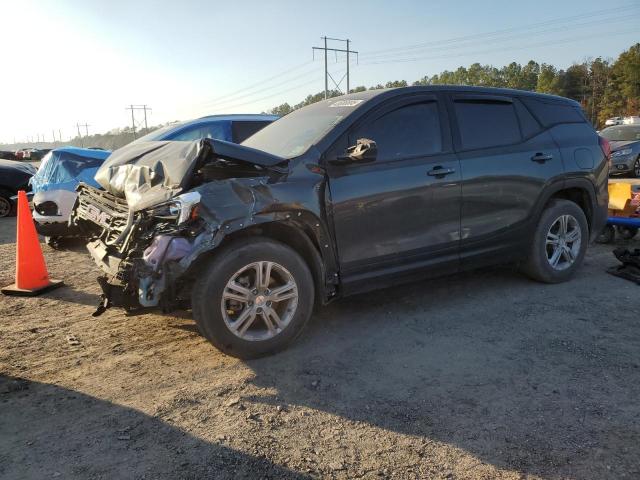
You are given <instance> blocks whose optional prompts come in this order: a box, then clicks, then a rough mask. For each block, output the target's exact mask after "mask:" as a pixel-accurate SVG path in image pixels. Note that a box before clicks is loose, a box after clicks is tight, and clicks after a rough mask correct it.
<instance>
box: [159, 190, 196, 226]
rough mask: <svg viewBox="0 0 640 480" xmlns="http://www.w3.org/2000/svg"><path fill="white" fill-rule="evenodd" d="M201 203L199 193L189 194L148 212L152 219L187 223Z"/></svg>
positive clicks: (179, 196)
mask: <svg viewBox="0 0 640 480" xmlns="http://www.w3.org/2000/svg"><path fill="white" fill-rule="evenodd" d="M199 203H200V194H199V193H198V192H187V193H183V194H182V195H178V196H177V197H176V198H174V199H172V200H170V201H169V202H165V203H161V204H160V205H156V206H155V207H153V208H151V209H149V210H148V213H149V215H151V216H152V217H156V218H160V219H162V220H176V221H177V222H176V223H177V224H178V225H180V224H181V223H184V222H186V221H187V220H189V219H190V218H192V214H193V213H194V209H195V207H197V205H198V204H199Z"/></svg>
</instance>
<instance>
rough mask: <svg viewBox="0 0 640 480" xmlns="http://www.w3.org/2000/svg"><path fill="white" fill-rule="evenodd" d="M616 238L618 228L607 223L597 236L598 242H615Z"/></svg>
mask: <svg viewBox="0 0 640 480" xmlns="http://www.w3.org/2000/svg"><path fill="white" fill-rule="evenodd" d="M615 239H616V229H615V227H614V226H613V225H605V227H604V228H603V229H602V232H600V235H598V236H597V237H596V243H613V241H614V240H615Z"/></svg>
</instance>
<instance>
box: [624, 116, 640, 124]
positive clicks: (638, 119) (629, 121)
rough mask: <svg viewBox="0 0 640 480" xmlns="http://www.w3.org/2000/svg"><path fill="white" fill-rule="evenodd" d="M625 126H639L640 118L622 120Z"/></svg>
mask: <svg viewBox="0 0 640 480" xmlns="http://www.w3.org/2000/svg"><path fill="white" fill-rule="evenodd" d="M622 124H623V125H638V124H640V117H624V118H623V119H622Z"/></svg>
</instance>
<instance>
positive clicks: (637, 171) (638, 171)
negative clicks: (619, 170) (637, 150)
mask: <svg viewBox="0 0 640 480" xmlns="http://www.w3.org/2000/svg"><path fill="white" fill-rule="evenodd" d="M631 178H640V156H639V157H638V158H636V161H635V162H633V170H632V171H631Z"/></svg>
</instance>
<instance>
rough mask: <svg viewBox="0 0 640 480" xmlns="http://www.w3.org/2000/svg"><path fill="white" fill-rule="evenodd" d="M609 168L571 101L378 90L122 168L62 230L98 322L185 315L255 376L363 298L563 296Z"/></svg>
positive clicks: (148, 149) (116, 157)
mask: <svg viewBox="0 0 640 480" xmlns="http://www.w3.org/2000/svg"><path fill="white" fill-rule="evenodd" d="M607 156H608V144H607V142H606V140H604V139H601V138H600V137H598V135H597V134H596V132H595V131H594V129H593V128H592V126H591V125H590V124H589V123H588V122H587V121H586V119H585V117H584V115H583V113H582V111H581V109H580V106H579V105H578V104H577V103H576V102H573V101H571V100H567V99H564V98H560V97H553V96H547V95H539V94H533V93H529V92H521V91H515V90H501V89H488V88H473V87H446V86H442V87H409V88H401V89H390V90H375V91H367V92H361V93H355V94H351V95H345V96H342V97H338V98H334V99H329V100H325V101H322V102H319V103H316V104H314V105H310V106H308V107H305V108H302V109H300V110H297V111H295V112H293V113H291V114H289V115H287V116H285V117H284V118H281V119H280V120H278V121H276V122H274V123H272V124H271V125H269V126H267V127H266V128H264V129H263V130H261V131H259V132H258V133H256V134H255V135H253V136H252V137H250V138H249V139H247V140H246V141H245V142H243V143H242V144H241V145H235V144H231V143H228V142H224V141H219V140H201V141H195V142H143V143H137V144H133V145H130V146H128V147H125V148H122V149H120V150H117V151H116V152H114V153H113V154H112V155H111V157H109V159H107V161H106V162H105V163H104V164H103V165H102V167H101V168H100V170H99V171H98V173H97V175H96V180H97V181H98V183H99V184H100V185H101V186H102V187H103V189H96V188H92V187H90V186H88V185H81V186H80V187H79V196H78V202H77V204H76V207H75V210H74V214H73V217H72V222H74V223H75V224H76V225H77V226H78V227H80V228H82V229H83V230H84V231H85V232H86V234H87V235H88V236H90V238H91V241H90V243H89V244H88V249H89V252H90V253H91V255H92V256H93V258H94V260H95V261H96V263H97V264H98V265H99V266H100V268H101V269H102V270H103V271H104V273H105V275H104V276H103V277H101V278H100V279H99V282H100V284H101V286H102V289H103V292H104V294H103V297H102V302H101V305H100V307H99V308H98V311H97V312H96V314H99V313H101V312H102V311H104V309H105V308H108V307H110V306H121V307H124V308H126V309H128V310H135V309H139V308H144V307H160V308H162V309H164V310H165V311H168V310H171V309H175V308H191V309H192V312H193V316H194V318H195V321H196V323H197V325H198V327H199V329H200V331H201V332H202V334H203V335H204V336H205V337H207V338H208V339H209V340H210V341H211V342H212V343H213V344H214V345H215V346H216V347H218V348H219V349H221V350H223V351H224V352H227V353H229V354H231V355H234V356H238V357H242V358H249V357H255V356H259V355H263V354H266V353H271V352H274V351H277V350H279V349H281V348H283V347H285V346H286V345H287V344H289V343H290V342H291V341H292V340H293V339H295V338H296V337H297V336H298V335H299V334H300V332H301V331H302V329H303V327H304V326H305V324H306V323H307V321H308V320H309V318H310V316H311V313H312V310H313V307H314V305H322V304H325V303H327V302H329V301H330V300H332V299H335V298H338V297H341V296H345V295H350V294H353V293H357V292H362V291H366V290H372V289H376V288H381V287H385V286H388V285H392V284H396V283H399V282H408V281H413V280H416V279H420V278H424V277H428V276H435V275H442V274H448V273H452V272H457V271H460V270H464V269H470V268H476V267H481V266H484V265H490V264H496V263H504V262H514V263H517V264H519V265H520V266H521V268H522V270H523V271H524V272H525V273H526V274H527V275H529V276H530V277H532V278H534V279H536V280H538V281H542V282H548V283H556V282H562V281H565V280H568V279H569V278H570V277H571V276H572V275H573V274H574V273H575V271H576V269H577V268H578V267H579V265H580V264H581V262H582V260H583V258H584V255H585V250H586V248H587V244H588V243H589V241H590V239H593V238H594V236H596V235H597V234H598V233H599V232H600V230H601V228H602V227H603V226H604V222H605V219H606V212H607V177H608V161H607V160H608V159H607ZM427 294H428V292H425V295H427ZM452 308H453V307H452Z"/></svg>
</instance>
